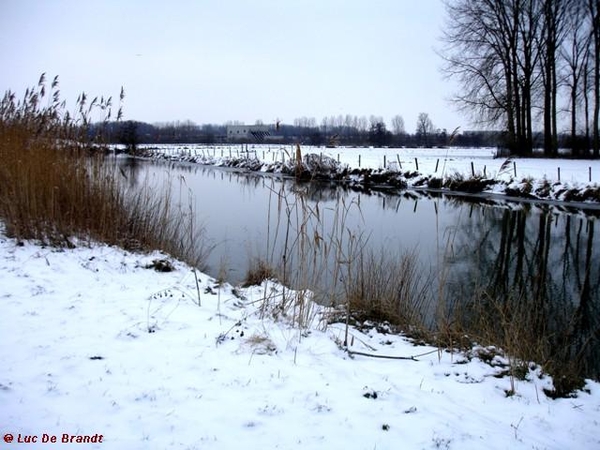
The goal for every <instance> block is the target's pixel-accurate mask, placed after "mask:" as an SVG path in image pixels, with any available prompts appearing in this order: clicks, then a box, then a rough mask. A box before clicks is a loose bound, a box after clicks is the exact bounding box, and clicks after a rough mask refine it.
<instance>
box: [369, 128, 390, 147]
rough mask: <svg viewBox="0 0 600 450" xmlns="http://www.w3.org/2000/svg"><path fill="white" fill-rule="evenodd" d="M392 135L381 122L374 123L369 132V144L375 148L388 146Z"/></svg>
mask: <svg viewBox="0 0 600 450" xmlns="http://www.w3.org/2000/svg"><path fill="white" fill-rule="evenodd" d="M391 140H392V133H390V132H389V131H388V130H387V128H386V127H385V123H383V122H375V123H373V124H372V125H371V129H370V130H369V142H370V143H371V145H374V146H375V147H384V146H387V145H389V144H390V142H391Z"/></svg>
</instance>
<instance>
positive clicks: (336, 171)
mask: <svg viewBox="0 0 600 450" xmlns="http://www.w3.org/2000/svg"><path fill="white" fill-rule="evenodd" d="M141 151H142V154H144V155H145V156H148V157H152V158H159V159H167V160H170V161H186V162H192V163H198V164H205V165H216V166H226V167H236V168H238V169H244V170H249V171H260V172H272V173H285V174H289V175H296V174H298V168H297V167H296V164H295V162H294V159H295V158H296V149H295V147H294V146H273V145H270V146H269V145H247V146H246V145H236V146H208V145H159V146H145V147H144V146H142V147H141ZM301 154H302V158H303V162H304V166H303V169H302V172H301V175H302V176H304V177H305V178H311V177H316V178H319V179H323V180H328V179H329V180H335V181H336V182H339V183H344V184H346V185H348V186H350V187H355V188H360V189H397V188H419V189H422V188H434V189H440V188H441V189H443V190H447V191H456V192H467V193H480V192H482V193H493V194H505V195H508V196H511V197H522V198H527V199H542V200H553V201H560V202H579V203H582V202H583V203H590V204H599V203H600V183H599V182H600V160H574V159H544V158H518V159H516V158H515V159H513V158H508V159H507V158H496V157H495V154H496V149H493V148H434V149H427V148H333V149H330V148H323V147H310V146H302V147H301ZM311 154H312V155H314V156H313V157H309V159H308V160H307V155H311Z"/></svg>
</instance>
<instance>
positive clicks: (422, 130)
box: [416, 112, 435, 147]
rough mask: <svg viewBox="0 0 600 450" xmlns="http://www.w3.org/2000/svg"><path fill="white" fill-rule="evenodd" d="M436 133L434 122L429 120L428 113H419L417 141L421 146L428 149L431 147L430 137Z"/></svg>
mask: <svg viewBox="0 0 600 450" xmlns="http://www.w3.org/2000/svg"><path fill="white" fill-rule="evenodd" d="M434 131H435V127H434V126H433V122H432V121H431V119H430V118H429V114H427V113H424V112H422V113H419V117H418V118H417V130H416V135H417V140H418V142H419V145H424V146H426V147H428V146H429V145H431V143H430V137H431V134H432V133H433V132H434Z"/></svg>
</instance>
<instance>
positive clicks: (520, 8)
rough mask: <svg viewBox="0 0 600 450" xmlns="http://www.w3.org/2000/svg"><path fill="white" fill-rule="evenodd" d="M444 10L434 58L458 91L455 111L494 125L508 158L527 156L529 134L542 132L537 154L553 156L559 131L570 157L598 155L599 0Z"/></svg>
mask: <svg viewBox="0 0 600 450" xmlns="http://www.w3.org/2000/svg"><path fill="white" fill-rule="evenodd" d="M445 6H446V14H447V22H446V25H445V27H444V31H443V41H444V43H445V47H444V49H443V50H442V52H441V55H442V57H443V58H444V60H445V70H446V73H447V74H448V75H449V76H450V77H452V78H454V79H456V80H458V82H459V85H460V86H461V91H460V92H459V93H458V94H457V95H456V96H455V98H454V100H455V101H456V103H457V104H458V105H459V107H461V108H462V109H463V110H464V111H466V112H468V113H470V114H471V115H472V117H473V118H474V119H475V120H476V121H478V122H479V123H481V124H486V125H488V126H494V127H498V126H500V128H501V129H503V130H504V142H503V144H504V145H505V146H506V147H507V148H508V149H509V150H510V152H511V153H513V154H517V155H523V156H527V155H530V154H531V153H532V152H533V149H534V148H535V146H536V138H537V137H538V136H537V133H536V131H535V130H542V131H541V134H542V147H543V150H544V155H545V156H549V157H551V156H556V155H557V154H558V149H559V147H560V146H561V136H560V133H559V131H558V130H559V126H560V128H562V129H567V130H568V131H567V133H566V134H567V136H566V137H567V139H566V142H564V143H563V144H566V145H567V146H568V147H569V148H571V150H572V153H573V155H574V156H582V157H583V156H586V157H589V156H593V157H598V156H600V134H599V121H600V0H445ZM559 124H561V125H559ZM563 124H564V125H563ZM562 137H563V138H564V137H565V136H562ZM563 140H565V139H563Z"/></svg>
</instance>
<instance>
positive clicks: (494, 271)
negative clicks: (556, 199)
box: [447, 204, 600, 378]
mask: <svg viewBox="0 0 600 450" xmlns="http://www.w3.org/2000/svg"><path fill="white" fill-rule="evenodd" d="M596 221H597V219H595V218H593V217H591V216H584V215H573V214H567V213H562V212H557V211H556V210H555V209H553V208H549V207H538V206H533V205H527V204H523V205H519V206H517V207H510V208H509V207H498V206H495V207H489V206H488V207H485V206H475V207H474V208H473V209H472V212H471V213H470V214H469V217H468V220H462V221H461V222H460V224H459V225H458V226H457V228H456V233H455V234H454V235H453V239H454V242H453V246H452V250H453V251H452V253H451V254H448V258H447V261H448V262H449V263H451V269H450V270H449V271H448V272H449V275H448V283H447V298H448V299H452V301H453V302H454V303H456V302H462V304H461V305H456V304H454V305H453V306H454V307H457V308H460V309H463V310H466V311H468V312H466V313H465V314H466V315H469V313H470V314H471V317H470V321H471V325H472V327H471V329H477V327H478V326H479V327H481V326H486V327H488V331H490V330H489V328H496V330H495V332H496V334H504V335H508V334H510V333H513V334H515V333H516V331H515V330H516V329H517V328H519V329H520V330H526V333H527V336H525V335H523V333H524V331H520V333H521V335H515V336H512V337H511V336H507V340H508V338H509V337H510V338H511V339H513V340H514V341H515V342H514V345H515V346H517V345H522V343H521V342H523V343H524V342H527V343H528V344H529V343H532V342H537V345H538V348H536V349H530V350H531V351H535V352H538V354H536V355H535V356H536V359H537V360H542V361H544V360H559V361H570V362H573V361H575V362H576V363H577V365H579V366H580V367H581V370H582V371H583V372H584V373H586V374H589V375H593V376H595V377H596V378H597V377H599V376H600V345H599V340H598V339H599V336H598V332H599V331H600V328H599V326H600V322H599V316H598V312H599V307H600V292H599V291H600V266H599V261H600V260H599V258H598V256H599V251H600V250H599V247H598V245H599V243H598V238H597V237H595V235H594V226H595V223H596ZM482 317H484V318H487V320H482ZM517 325H519V327H517ZM484 331H485V330H480V332H484ZM519 341H521V342H519Z"/></svg>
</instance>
